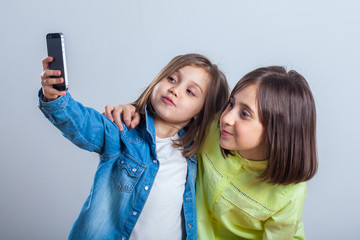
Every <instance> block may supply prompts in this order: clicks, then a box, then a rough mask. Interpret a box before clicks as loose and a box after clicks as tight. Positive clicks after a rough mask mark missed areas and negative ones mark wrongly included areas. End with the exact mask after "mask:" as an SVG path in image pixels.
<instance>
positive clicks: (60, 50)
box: [44, 33, 69, 91]
mask: <svg viewBox="0 0 360 240" xmlns="http://www.w3.org/2000/svg"><path fill="white" fill-rule="evenodd" d="M46 45H47V51H48V56H49V57H53V61H51V62H49V69H51V70H60V71H61V75H60V76H52V77H56V78H62V79H63V80H64V81H63V82H62V83H57V84H54V85H53V88H55V89H56V90H59V91H65V90H67V89H68V85H69V84H68V82H69V81H68V78H67V69H66V57H65V40H64V35H63V34H62V33H49V34H47V35H46ZM44 70H45V69H44Z"/></svg>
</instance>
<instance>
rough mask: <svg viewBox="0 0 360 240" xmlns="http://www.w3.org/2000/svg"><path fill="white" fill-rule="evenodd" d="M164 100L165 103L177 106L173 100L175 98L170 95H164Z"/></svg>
mask: <svg viewBox="0 0 360 240" xmlns="http://www.w3.org/2000/svg"><path fill="white" fill-rule="evenodd" d="M162 100H163V102H164V103H166V104H169V105H172V106H175V103H174V102H173V100H172V99H171V98H170V97H162Z"/></svg>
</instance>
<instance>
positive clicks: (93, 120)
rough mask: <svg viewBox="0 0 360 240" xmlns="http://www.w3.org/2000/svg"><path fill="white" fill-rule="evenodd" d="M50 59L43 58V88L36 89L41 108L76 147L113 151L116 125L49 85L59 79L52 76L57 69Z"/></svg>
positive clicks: (117, 139) (116, 137)
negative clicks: (54, 68)
mask: <svg viewBox="0 0 360 240" xmlns="http://www.w3.org/2000/svg"><path fill="white" fill-rule="evenodd" d="M51 61H52V58H50V57H48V58H46V59H44V60H43V67H44V72H43V74H42V75H41V85H42V90H41V91H40V92H39V108H40V110H41V111H42V112H43V113H44V115H45V117H46V118H48V119H49V120H50V122H51V123H52V124H53V125H54V126H55V127H57V128H58V129H59V130H60V131H61V132H62V134H63V135H64V136H65V137H66V138H67V139H69V140H70V141H71V142H73V143H74V144H75V145H77V146H78V147H80V148H83V149H85V150H88V151H94V152H97V153H99V154H104V153H106V155H108V154H109V155H111V154H116V152H114V151H116V150H115V149H118V148H119V147H117V148H116V147H112V145H114V144H115V145H119V143H120V136H119V130H118V128H117V126H116V125H115V124H114V123H113V122H111V121H110V120H109V119H108V118H107V117H105V116H103V115H101V114H100V113H99V112H97V111H96V110H94V109H92V108H87V107H85V106H83V105H82V104H81V103H79V102H77V101H75V100H74V99H73V98H72V97H71V95H70V94H69V93H67V92H65V91H58V90H56V89H54V88H53V87H52V85H53V84H56V83H60V82H61V79H57V78H52V76H59V74H58V73H59V72H58V70H50V69H49V68H48V67H49V62H51Z"/></svg>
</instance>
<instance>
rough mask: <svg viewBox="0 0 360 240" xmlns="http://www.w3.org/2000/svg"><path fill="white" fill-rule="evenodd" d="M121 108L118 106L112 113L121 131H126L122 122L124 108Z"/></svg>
mask: <svg viewBox="0 0 360 240" xmlns="http://www.w3.org/2000/svg"><path fill="white" fill-rule="evenodd" d="M118 107H119V106H117V107H116V108H115V110H114V111H113V112H112V116H113V118H114V121H115V123H116V125H117V126H118V128H119V130H120V131H122V130H123V129H124V126H123V125H122V122H121V114H122V108H118Z"/></svg>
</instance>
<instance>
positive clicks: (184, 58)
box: [134, 53, 229, 157]
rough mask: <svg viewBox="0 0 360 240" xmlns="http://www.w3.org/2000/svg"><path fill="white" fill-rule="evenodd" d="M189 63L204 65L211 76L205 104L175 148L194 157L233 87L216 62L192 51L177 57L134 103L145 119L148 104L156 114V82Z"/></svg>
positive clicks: (152, 112) (151, 111) (184, 154)
mask: <svg viewBox="0 0 360 240" xmlns="http://www.w3.org/2000/svg"><path fill="white" fill-rule="evenodd" d="M185 66H196V67H200V68H203V69H204V70H205V71H206V72H207V73H208V74H209V76H210V83H209V86H208V90H207V94H206V97H205V102H204V106H203V107H202V109H201V111H200V112H199V113H198V115H197V116H196V118H193V119H192V120H191V121H190V122H189V123H188V124H187V125H186V126H185V130H186V132H185V134H183V135H182V136H181V137H180V138H179V139H178V140H177V141H175V142H174V144H173V146H174V147H177V148H180V149H181V151H182V154H183V156H185V157H190V156H193V155H194V154H195V153H196V152H197V151H198V150H199V148H200V146H201V145H202V144H203V142H204V139H205V137H206V132H207V129H208V126H209V125H210V123H211V121H212V120H213V119H214V116H215V115H216V113H218V112H220V111H221V109H222V108H223V106H224V105H225V103H226V102H227V100H228V98H229V86H228V83H227V81H226V77H225V75H224V74H223V72H222V71H221V70H219V68H218V67H217V66H216V65H215V64H212V63H211V61H210V60H209V59H208V58H206V57H205V56H202V55H200V54H195V53H190V54H185V55H179V56H176V57H175V58H173V59H172V60H171V61H170V62H169V63H168V64H167V65H166V66H165V67H164V68H163V69H162V70H161V71H160V72H159V74H158V75H157V76H156V77H155V78H154V80H153V81H152V82H151V83H150V85H149V86H148V87H147V88H146V89H145V90H144V92H143V93H142V94H141V95H140V96H139V98H138V99H137V100H136V101H135V102H134V105H135V107H136V111H137V112H139V113H140V115H141V116H142V118H144V116H145V106H146V105H147V106H148V107H147V111H148V112H149V113H150V114H152V115H153V116H154V114H155V112H154V110H153V108H152V106H151V101H150V99H151V98H150V97H151V94H152V92H153V90H154V87H155V85H156V84H157V83H158V82H160V81H161V80H162V79H164V78H167V77H169V76H170V75H171V74H173V73H174V72H176V71H177V70H179V69H180V68H182V67H185Z"/></svg>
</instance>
